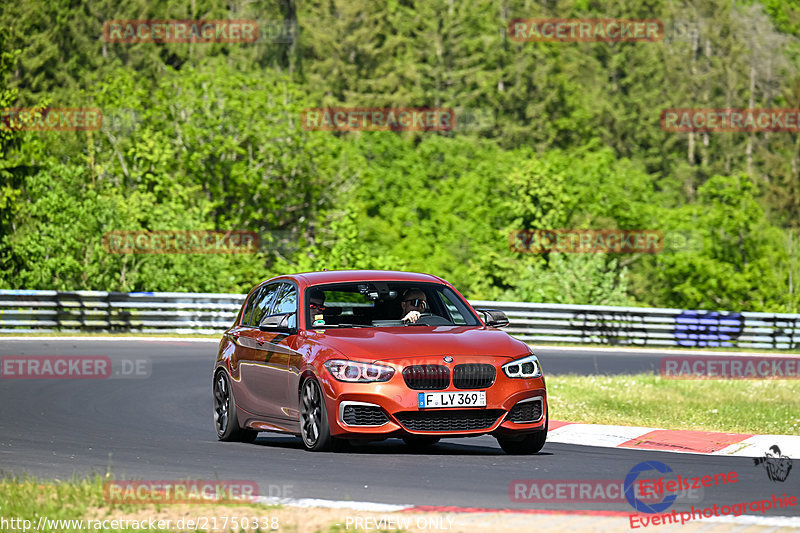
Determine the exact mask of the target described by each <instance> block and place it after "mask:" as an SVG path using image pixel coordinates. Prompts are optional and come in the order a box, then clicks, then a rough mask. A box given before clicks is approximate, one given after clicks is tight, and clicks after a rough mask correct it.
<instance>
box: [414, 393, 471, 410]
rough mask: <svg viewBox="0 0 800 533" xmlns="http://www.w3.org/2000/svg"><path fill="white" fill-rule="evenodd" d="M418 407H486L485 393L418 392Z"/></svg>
mask: <svg viewBox="0 0 800 533" xmlns="http://www.w3.org/2000/svg"><path fill="white" fill-rule="evenodd" d="M419 407H420V409H422V408H431V407H486V391H475V392H464V391H458V392H420V393H419Z"/></svg>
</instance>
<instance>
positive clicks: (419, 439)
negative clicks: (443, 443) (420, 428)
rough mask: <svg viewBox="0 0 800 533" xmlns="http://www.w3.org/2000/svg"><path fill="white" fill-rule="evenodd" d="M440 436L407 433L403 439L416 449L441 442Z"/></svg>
mask: <svg viewBox="0 0 800 533" xmlns="http://www.w3.org/2000/svg"><path fill="white" fill-rule="evenodd" d="M439 440H440V439H439V437H423V436H419V435H407V436H405V437H403V441H404V442H405V443H406V444H407V445H409V446H411V447H412V448H415V449H418V450H419V449H423V448H429V447H431V446H433V445H434V444H436V443H437V442H439Z"/></svg>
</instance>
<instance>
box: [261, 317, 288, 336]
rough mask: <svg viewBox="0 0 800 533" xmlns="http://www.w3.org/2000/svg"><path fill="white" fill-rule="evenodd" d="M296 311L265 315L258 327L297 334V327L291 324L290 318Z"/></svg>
mask: <svg viewBox="0 0 800 533" xmlns="http://www.w3.org/2000/svg"><path fill="white" fill-rule="evenodd" d="M294 314H295V313H294V312H292V313H279V314H277V315H269V316H265V317H264V319H263V320H262V321H261V324H259V326H258V329H260V330H261V331H273V332H281V333H289V334H295V333H297V327H296V326H294V325H291V323H290V318H291V317H292V316H294Z"/></svg>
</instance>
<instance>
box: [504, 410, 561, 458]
mask: <svg viewBox="0 0 800 533" xmlns="http://www.w3.org/2000/svg"><path fill="white" fill-rule="evenodd" d="M548 418H549V416H548ZM547 423H548V419H547V418H545V421H544V427H543V428H542V429H541V430H539V431H536V432H535V433H528V434H527V435H524V436H522V437H497V443H498V444H500V447H501V448H502V449H503V451H504V452H506V453H508V454H511V455H532V454H534V453H539V452H540V451H541V449H542V448H543V447H544V443H545V441H546V440H547Z"/></svg>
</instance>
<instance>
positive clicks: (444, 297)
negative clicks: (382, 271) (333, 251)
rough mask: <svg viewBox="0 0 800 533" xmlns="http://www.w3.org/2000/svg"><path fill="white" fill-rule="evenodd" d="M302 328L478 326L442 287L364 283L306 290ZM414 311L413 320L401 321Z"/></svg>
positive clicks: (444, 287)
mask: <svg viewBox="0 0 800 533" xmlns="http://www.w3.org/2000/svg"><path fill="white" fill-rule="evenodd" d="M305 301H306V304H305V306H306V328H307V329H327V328H375V327H409V326H479V325H480V321H479V320H478V318H477V317H476V316H475V314H474V313H473V312H472V311H471V310H470V309H469V307H468V306H467V305H466V304H465V302H464V301H463V300H462V298H461V297H460V296H459V295H458V294H457V293H456V292H455V291H453V290H452V289H451V288H450V287H447V286H446V285H440V284H435V283H407V282H406V283H402V282H392V281H368V282H353V283H336V284H328V285H315V286H313V287H309V288H308V289H306V297H305ZM409 311H416V312H417V313H418V316H417V317H415V318H416V320H415V321H413V322H412V321H408V320H407V321H403V318H404V317H405V316H406V315H407V313H408V312H409Z"/></svg>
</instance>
